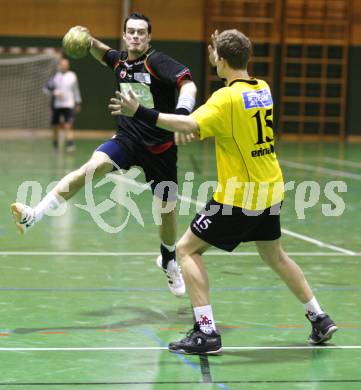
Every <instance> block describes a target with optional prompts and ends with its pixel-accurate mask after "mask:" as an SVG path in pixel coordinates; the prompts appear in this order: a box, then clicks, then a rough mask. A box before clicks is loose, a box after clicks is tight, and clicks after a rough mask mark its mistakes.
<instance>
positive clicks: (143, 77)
mask: <svg viewBox="0 0 361 390" xmlns="http://www.w3.org/2000/svg"><path fill="white" fill-rule="evenodd" d="M134 80H136V81H138V82H139V83H144V84H150V83H151V81H150V74H149V73H134Z"/></svg>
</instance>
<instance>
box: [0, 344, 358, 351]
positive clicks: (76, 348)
mask: <svg viewBox="0 0 361 390" xmlns="http://www.w3.org/2000/svg"><path fill="white" fill-rule="evenodd" d="M222 349H223V350H226V351H232V350H234V351H268V350H270V351H283V350H305V349H309V350H313V349H361V345H323V346H316V345H315V346H313V345H310V346H306V345H305V346H295V347H223V348H222ZM163 350H168V348H167V347H58V348H57V347H49V348H47V347H43V348H41V347H38V348H32V347H29V348H21V347H14V348H12V347H9V348H0V352H19V351H24V352H26V351H29V352H51V351H59V352H74V351H79V352H82V351H163Z"/></svg>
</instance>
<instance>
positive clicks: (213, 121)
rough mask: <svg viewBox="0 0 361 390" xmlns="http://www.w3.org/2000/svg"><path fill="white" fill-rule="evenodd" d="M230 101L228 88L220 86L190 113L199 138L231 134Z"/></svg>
mask: <svg viewBox="0 0 361 390" xmlns="http://www.w3.org/2000/svg"><path fill="white" fill-rule="evenodd" d="M231 102H232V101H231V96H230V92H229V91H228V88H227V87H225V88H221V89H219V90H218V91H216V92H214V93H213V95H212V96H211V97H210V98H209V99H208V100H207V102H206V103H205V104H203V105H202V106H200V107H199V108H198V109H197V110H195V111H194V112H193V113H192V114H191V116H192V118H193V119H194V120H195V121H196V122H197V124H198V127H199V138H200V139H205V138H208V137H229V136H231V133H232V115H231V114H232V113H231V109H232V105H231Z"/></svg>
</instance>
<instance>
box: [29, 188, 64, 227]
mask: <svg viewBox="0 0 361 390" xmlns="http://www.w3.org/2000/svg"><path fill="white" fill-rule="evenodd" d="M59 206H60V202H59V201H58V198H57V197H56V195H55V194H54V193H53V192H49V193H48V194H47V195H45V196H44V198H43V199H42V200H41V201H40V203H38V204H37V205H36V206H35V207H34V212H35V221H36V222H38V221H40V220H41V218H43V216H44V214H45V213H46V212H47V211H48V210H55V209H57V208H58V207H59Z"/></svg>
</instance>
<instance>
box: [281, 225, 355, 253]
mask: <svg viewBox="0 0 361 390" xmlns="http://www.w3.org/2000/svg"><path fill="white" fill-rule="evenodd" d="M281 231H282V233H285V234H287V235H288V236H291V237H295V238H299V239H300V240H303V241H307V242H309V243H311V244H315V245H317V246H319V247H321V248H328V249H332V250H334V251H337V252H341V253H345V254H348V255H355V254H356V252H354V251H350V250H349V249H344V248H341V247H339V246H336V245H332V244H326V243H325V242H323V241H320V240H316V239H314V238H311V237H308V236H305V235H303V234H299V233H296V232H293V231H291V230H288V229H284V228H282V229H281Z"/></svg>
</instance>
